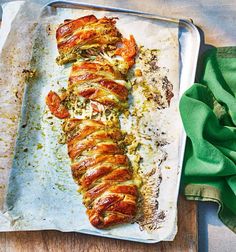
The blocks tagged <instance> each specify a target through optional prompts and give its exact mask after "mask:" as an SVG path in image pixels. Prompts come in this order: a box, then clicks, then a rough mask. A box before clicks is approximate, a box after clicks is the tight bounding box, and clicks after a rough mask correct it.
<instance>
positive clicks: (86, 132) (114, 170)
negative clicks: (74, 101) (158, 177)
mask: <svg viewBox="0 0 236 252" xmlns="http://www.w3.org/2000/svg"><path fill="white" fill-rule="evenodd" d="M63 130H64V131H65V133H66V136H67V145H68V154H69V156H70V158H71V161H72V166H71V169H72V174H73V178H74V180H75V181H76V182H77V183H78V184H79V185H80V191H81V192H82V194H83V203H84V205H85V206H86V208H87V214H88V216H89V220H90V222H91V224H92V225H93V226H95V227H97V228H106V227H109V226H111V225H115V224H120V223H124V222H130V221H131V220H133V219H134V217H135V214H136V211H137V196H138V189H137V187H136V185H135V184H134V182H133V181H132V178H133V172H132V169H131V167H130V164H129V161H128V158H127V156H126V155H124V151H123V150H122V148H120V147H119V144H118V141H119V140H121V139H122V137H123V136H122V133H121V131H120V129H119V128H118V127H112V128H111V127H109V126H108V127H107V126H106V125H105V124H104V123H103V122H101V121H95V120H91V119H68V120H66V121H65V122H64V125H63Z"/></svg>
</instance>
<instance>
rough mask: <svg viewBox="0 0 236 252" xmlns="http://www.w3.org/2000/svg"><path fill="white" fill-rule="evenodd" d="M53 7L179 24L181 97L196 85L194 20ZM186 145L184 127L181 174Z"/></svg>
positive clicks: (74, 5) (69, 4)
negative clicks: (119, 14) (133, 16)
mask: <svg viewBox="0 0 236 252" xmlns="http://www.w3.org/2000/svg"><path fill="white" fill-rule="evenodd" d="M48 6H51V7H56V8H58V7H61V8H80V9H86V10H101V11H110V12H118V13H124V14H130V15H136V16H140V17H146V18H150V19H156V20H160V21H166V22H170V23H178V24H179V72H180V89H179V97H181V96H182V94H183V93H184V92H185V91H186V90H187V89H188V88H189V87H190V86H191V85H192V84H193V83H194V80H195V74H196V68H197V61H198V54H199V48H200V34H199V31H198V29H197V27H196V26H195V25H194V24H193V21H192V20H187V19H176V18H170V17H164V16H159V15H156V14H153V13H145V12H141V11H136V10H132V9H123V8H113V7H110V6H105V5H104V6H102V5H95V4H87V3H82V2H81V3H79V2H74V1H50V2H49V3H48V4H47V5H45V6H44V8H46V7H48ZM185 143H186V133H185V131H184V128H183V127H182V133H181V140H180V147H179V148H180V152H179V153H180V157H179V167H180V170H179V172H180V174H181V172H182V165H183V158H184V150H185ZM180 178H181V176H179V180H178V184H177V187H178V188H179V186H180ZM177 197H178V194H176V199H177Z"/></svg>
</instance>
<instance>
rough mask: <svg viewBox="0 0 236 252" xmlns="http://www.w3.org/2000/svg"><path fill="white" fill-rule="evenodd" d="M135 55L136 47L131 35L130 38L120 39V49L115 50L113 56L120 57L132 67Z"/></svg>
mask: <svg viewBox="0 0 236 252" xmlns="http://www.w3.org/2000/svg"><path fill="white" fill-rule="evenodd" d="M136 53H137V45H136V42H135V39H134V37H133V35H130V38H129V39H127V38H122V47H120V48H117V49H116V51H115V55H120V56H121V57H122V58H123V59H124V60H125V61H126V62H127V63H128V65H129V67H132V66H133V64H134V58H135V56H136Z"/></svg>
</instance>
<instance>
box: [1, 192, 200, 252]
mask: <svg viewBox="0 0 236 252" xmlns="http://www.w3.org/2000/svg"><path fill="white" fill-rule="evenodd" d="M178 226H179V232H178V234H177V236H176V238H175V240H174V241H173V242H161V243H157V244H143V243H137V242H129V241H121V240H114V239H108V238H101V237H96V236H91V235H84V234H78V233H62V232H58V231H35V232H13V233H0V252H15V251H17V252H44V251H50V252H64V251H65V252H67V251H68V252H83V251H84V252H87V251H89V252H100V251H101V252H113V251H119V252H134V251H135V252H139V251H145V250H146V251H147V252H156V251H160V252H161V251H163V252H166V251H168V252H169V251H170V252H176V251H181V252H185V251H191V252H195V251H197V218H196V204H195V203H194V202H190V201H186V200H184V199H183V198H182V197H181V198H180V200H179V221H178Z"/></svg>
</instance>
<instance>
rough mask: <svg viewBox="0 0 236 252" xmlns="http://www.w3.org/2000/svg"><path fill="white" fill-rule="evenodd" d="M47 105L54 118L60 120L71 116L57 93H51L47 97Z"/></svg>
mask: <svg viewBox="0 0 236 252" xmlns="http://www.w3.org/2000/svg"><path fill="white" fill-rule="evenodd" d="M46 104H47V105H48V108H49V109H50V111H51V113H52V114H53V115H54V116H56V117H58V118H60V119H63V118H67V117H69V116H70V114H69V111H68V110H67V108H66V107H65V106H64V105H62V104H61V98H60V97H59V95H58V94H57V93H55V92H53V91H50V92H49V93H48V95H47V97H46Z"/></svg>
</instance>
